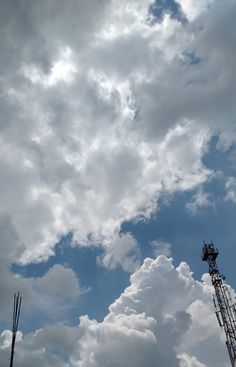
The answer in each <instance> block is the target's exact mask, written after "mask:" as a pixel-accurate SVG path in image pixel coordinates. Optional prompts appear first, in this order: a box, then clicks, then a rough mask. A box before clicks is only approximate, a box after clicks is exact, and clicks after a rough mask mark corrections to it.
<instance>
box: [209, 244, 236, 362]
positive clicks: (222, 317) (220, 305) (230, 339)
mask: <svg viewBox="0 0 236 367" xmlns="http://www.w3.org/2000/svg"><path fill="white" fill-rule="evenodd" d="M218 254H219V251H218V249H217V248H215V247H214V245H213V243H212V242H211V243H209V244H204V245H203V247H202V261H207V263H208V266H209V274H210V275H211V281H212V285H213V286H214V289H215V296H213V302H214V306H215V310H216V311H215V313H216V317H217V320H218V322H219V325H220V327H222V328H223V329H224V332H225V336H226V346H227V349H228V353H229V357H230V362H231V365H232V367H236V306H235V303H234V302H233V301H232V298H231V294H230V292H229V289H228V287H227V285H226V283H225V278H224V276H223V275H221V274H220V272H219V270H218V266H217V263H216V258H217V256H218Z"/></svg>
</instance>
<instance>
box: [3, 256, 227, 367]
mask: <svg viewBox="0 0 236 367" xmlns="http://www.w3.org/2000/svg"><path fill="white" fill-rule="evenodd" d="M6 337H7V332H6V331H5V332H4V333H3V334H2V336H1V339H0V340H1V343H2V344H1V345H2V346H3V345H6V343H5V339H4V338H6ZM4 343H5V344H4ZM209 345H210V346H211V348H210V349H209ZM7 352H9V350H8V349H7V348H3V349H1V360H2V361H4V359H3V356H6V354H7ZM4 358H5V357H4ZM16 358H17V359H18V365H19V366H20V367H21V366H23V365H24V363H28V362H27V361H29V360H31V361H34V362H35V365H36V366H38V364H39V363H41V365H42V364H43V365H45V366H47V365H50V363H51V365H52V366H54V365H56V363H58V366H60V367H61V366H63V367H64V366H68V367H69V366H70V367H75V366H76V367H83V366H87V367H90V366H91V367H92V366H93V367H102V366H103V367H104V366H111V365H112V366H120V367H125V366H130V367H132V366H140V367H143V366H144V365H147V364H148V365H149V366H150V367H151V366H156V365H161V366H169V367H186V366H187V367H203V366H208V367H213V366H216V367H219V366H222V365H227V362H226V361H227V352H226V348H225V344H224V336H223V333H222V331H221V330H220V328H219V326H218V323H217V320H216V317H215V314H214V310H213V304H212V287H211V285H210V278H209V275H205V276H204V277H203V279H202V281H201V282H200V281H196V280H195V279H194V278H193V276H192V272H191V271H190V269H189V267H188V265H187V264H186V263H181V264H180V265H179V266H178V267H176V268H175V267H174V266H173V264H172V260H171V259H167V258H166V257H165V256H163V255H162V256H159V257H158V258H156V259H155V260H153V259H149V258H147V259H145V261H144V263H143V265H142V266H141V267H140V268H138V269H137V270H136V271H135V273H133V274H132V275H131V278H130V285H129V286H128V287H127V288H126V289H125V290H124V292H123V293H122V294H121V295H120V297H119V298H118V299H117V300H116V301H115V302H114V303H113V304H111V305H110V307H109V312H108V314H107V315H106V317H105V318H104V320H103V321H101V322H97V321H96V320H91V319H89V317H88V316H82V317H81V318H80V323H79V325H78V326H76V327H71V326H68V325H66V324H64V323H58V324H55V325H52V326H45V327H44V328H42V329H40V330H38V331H37V332H35V333H34V334H28V335H25V336H23V339H22V341H20V342H18V343H17V353H16ZM4 367H5V365H4Z"/></svg>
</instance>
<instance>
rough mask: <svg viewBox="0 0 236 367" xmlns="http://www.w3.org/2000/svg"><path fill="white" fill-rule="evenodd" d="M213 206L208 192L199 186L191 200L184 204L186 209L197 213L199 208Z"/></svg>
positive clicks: (193, 213) (194, 213)
mask: <svg viewBox="0 0 236 367" xmlns="http://www.w3.org/2000/svg"><path fill="white" fill-rule="evenodd" d="M209 206H214V203H213V202H212V200H210V195H209V193H206V192H204V191H203V190H202V189H201V188H200V189H199V190H198V191H197V193H196V194H195V195H194V196H193V198H192V200H191V201H190V202H188V203H187V204H186V208H187V210H188V211H189V212H190V213H191V214H192V215H196V214H198V213H199V212H200V211H201V209H203V208H207V207H209Z"/></svg>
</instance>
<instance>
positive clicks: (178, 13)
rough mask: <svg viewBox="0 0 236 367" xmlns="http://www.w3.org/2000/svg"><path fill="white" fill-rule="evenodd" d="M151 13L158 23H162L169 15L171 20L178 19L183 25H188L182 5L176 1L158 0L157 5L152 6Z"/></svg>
mask: <svg viewBox="0 0 236 367" xmlns="http://www.w3.org/2000/svg"><path fill="white" fill-rule="evenodd" d="M149 13H150V14H151V15H152V18H153V19H154V21H156V22H159V21H161V20H162V19H163V17H164V15H165V14H166V13H168V14H169V15H170V17H171V18H173V19H177V20H178V21H179V22H181V23H186V21H187V19H186V17H185V16H184V14H183V12H182V9H181V7H180V5H179V4H178V3H176V1H174V0H156V1H155V3H154V4H152V5H151V7H150V9H149Z"/></svg>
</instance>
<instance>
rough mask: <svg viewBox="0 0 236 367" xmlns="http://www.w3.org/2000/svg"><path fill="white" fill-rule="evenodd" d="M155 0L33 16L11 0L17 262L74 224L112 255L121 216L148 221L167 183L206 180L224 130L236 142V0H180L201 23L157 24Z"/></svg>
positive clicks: (81, 239) (11, 199) (6, 118)
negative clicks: (208, 160)
mask: <svg viewBox="0 0 236 367" xmlns="http://www.w3.org/2000/svg"><path fill="white" fill-rule="evenodd" d="M151 3H152V2H151V1H142V2H141V1H138V2H137V1H131V0H130V1H129V2H128V3H127V2H126V1H119V2H118V1H116V0H114V1H102V2H101V3H99V6H98V5H97V4H94V2H91V1H88V2H86V4H84V2H81V1H74V0H70V1H69V3H68V5H67V6H66V7H65V5H64V2H62V1H59V2H56V1H53V0H51V1H47V2H46V1H42V2H40V4H36V3H32V4H30V5H29V4H28V2H25V1H23V2H22V4H21V7H22V13H21V14H24V15H22V17H23V19H22V21H19V19H18V18H17V17H16V22H8V23H6V22H4V20H5V19H6V18H7V17H8V16H9V14H11V12H10V9H11V2H9V5H8V6H7V7H5V8H3V6H2V9H0V10H1V14H2V18H3V23H2V28H1V29H2V35H3V37H2V38H3V43H2V53H3V54H4V55H5V56H4V58H2V60H1V70H2V77H1V95H2V99H1V105H0V108H1V116H2V124H1V128H0V143H1V158H0V170H1V183H0V190H1V199H0V208H1V214H2V215H3V216H9V218H10V220H11V226H12V232H14V236H15V237H16V238H17V241H16V246H17V247H18V250H14V251H12V253H11V254H10V255H9V256H10V257H11V259H9V262H12V261H16V260H19V261H21V262H22V263H29V262H32V261H42V260H45V259H47V258H48V257H49V256H50V255H51V254H53V247H54V245H55V243H56V242H57V241H58V239H59V238H60V237H61V235H63V234H66V233H68V232H69V231H73V233H74V240H75V241H77V242H78V243H79V244H81V245H91V244H92V245H94V244H95V245H97V244H101V245H102V246H103V248H104V251H105V253H104V257H103V259H106V261H105V260H104V261H103V264H104V265H111V260H109V261H108V258H110V256H111V246H107V243H108V242H109V241H110V242H111V243H118V242H119V241H118V242H117V241H116V236H117V233H119V231H120V228H121V225H122V223H124V222H125V221H129V220H132V219H137V218H139V217H140V216H141V217H143V216H144V217H146V218H149V217H150V215H151V214H152V213H153V212H154V211H155V210H156V208H157V202H158V199H159V198H160V197H161V195H162V194H163V192H164V193H170V194H173V193H175V192H176V191H185V190H190V189H194V188H197V187H198V186H199V185H201V184H202V183H204V182H205V181H207V180H208V179H209V177H211V174H212V172H210V171H209V170H208V169H206V167H205V166H204V164H203V161H202V158H203V156H204V154H205V152H206V150H207V144H208V141H209V139H210V138H211V136H212V135H214V134H218V135H219V137H220V143H219V145H218V148H219V149H225V147H227V146H229V145H230V144H231V143H232V142H233V141H234V140H235V129H234V124H233V123H232V121H234V109H235V108H234V104H235V101H234V98H233V96H234V90H235V72H234V65H235V62H234V61H235V48H234V47H232V45H233V44H234V35H233V34H232V32H231V30H232V29H233V26H234V19H235V17H234V16H233V14H234V10H235V3H234V1H233V0H229V1H228V2H227V4H225V2H223V1H222V0H221V1H217V2H209V1H201V2H199V4H198V5H196V4H195V2H193V1H181V6H182V8H183V10H184V11H185V12H186V14H187V16H188V18H189V22H188V24H181V23H180V22H178V21H177V20H176V19H171V18H170V17H169V16H168V15H166V16H164V18H163V21H162V22H159V23H156V24H151V23H150V22H149V20H148V13H149V7H150V5H151ZM194 4H195V5H194ZM209 5H211V6H209ZM91 9H92V10H91ZM55 14H56V15H55ZM226 19H227V21H226ZM226 23H227V27H225V26H224V25H225V24H226ZM13 24H14V26H13ZM222 27H224V31H222ZM209 45H210V47H209ZM39 50H40V52H39ZM184 55H185V56H184ZM186 55H188V56H186ZM191 55H192V56H191ZM194 57H196V58H197V59H199V60H200V62H199V63H197V64H194V63H192V62H191V60H192V59H194ZM222 121H224V126H223V124H222ZM118 246H119V245H118ZM106 251H107V253H106ZM126 253H127V254H128V251H127V252H126ZM112 264H113V265H112V266H114V264H117V265H118V264H120V252H119V251H118V250H116V251H113V250H112Z"/></svg>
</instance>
